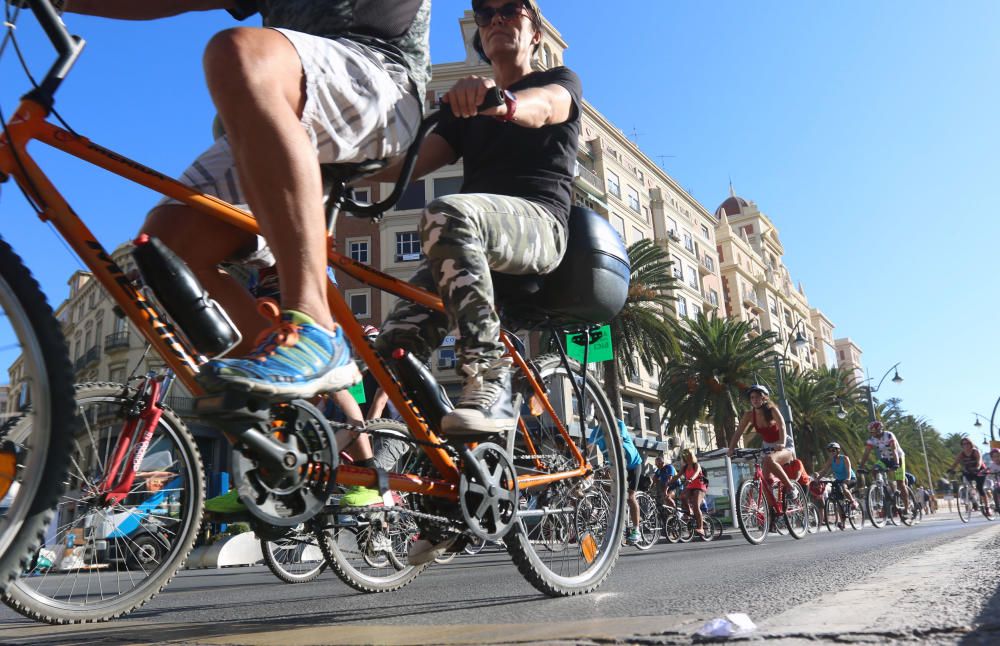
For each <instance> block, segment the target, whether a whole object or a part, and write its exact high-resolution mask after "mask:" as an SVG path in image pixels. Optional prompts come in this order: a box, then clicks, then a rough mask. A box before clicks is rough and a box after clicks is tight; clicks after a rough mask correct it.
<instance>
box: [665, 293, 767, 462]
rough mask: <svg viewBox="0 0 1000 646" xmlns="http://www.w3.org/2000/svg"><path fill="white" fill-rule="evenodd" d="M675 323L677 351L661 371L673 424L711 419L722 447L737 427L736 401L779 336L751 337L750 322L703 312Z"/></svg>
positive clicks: (672, 426) (762, 366) (764, 364)
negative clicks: (709, 315)
mask: <svg viewBox="0 0 1000 646" xmlns="http://www.w3.org/2000/svg"><path fill="white" fill-rule="evenodd" d="M673 326H674V334H675V336H676V337H677V342H678V353H677V355H676V356H675V357H673V358H672V360H671V362H670V363H669V364H668V365H667V367H666V369H665V370H664V371H663V373H662V374H661V377H660V387H659V396H660V400H661V401H662V402H663V405H664V406H665V407H666V409H667V412H668V414H669V416H670V429H671V430H674V431H677V430H680V429H681V428H683V427H685V426H687V427H691V426H693V425H694V424H695V423H696V422H698V421H701V420H703V419H706V418H708V419H710V420H711V421H712V424H713V425H714V426H715V443H716V446H717V447H719V448H722V447H724V446H726V445H727V443H728V442H729V438H730V437H731V436H732V434H733V433H734V432H735V430H736V419H737V402H738V401H739V399H740V396H741V395H742V393H743V390H744V389H745V388H746V387H747V386H748V385H749V384H751V383H753V382H754V381H755V373H757V372H759V371H764V370H766V369H767V366H768V361H769V360H770V359H771V358H772V357H773V356H774V350H773V349H772V348H773V346H774V343H775V340H776V339H777V336H776V335H775V334H774V333H773V332H764V333H763V334H761V335H759V336H751V332H752V328H751V327H750V323H749V322H746V321H737V320H734V319H729V318H717V317H716V316H714V315H713V316H712V317H711V318H708V317H706V316H705V315H704V314H702V313H699V314H698V317H697V318H694V319H687V320H685V321H677V322H675V323H674V324H673Z"/></svg>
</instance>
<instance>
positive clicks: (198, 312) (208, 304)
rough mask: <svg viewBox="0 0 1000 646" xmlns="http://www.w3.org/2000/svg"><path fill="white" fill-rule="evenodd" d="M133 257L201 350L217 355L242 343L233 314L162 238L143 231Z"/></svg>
mask: <svg viewBox="0 0 1000 646" xmlns="http://www.w3.org/2000/svg"><path fill="white" fill-rule="evenodd" d="M134 244H135V248H134V249H133V250H132V257H133V258H135V264H136V266H137V267H138V268H139V273H140V274H142V281H143V283H145V284H146V286H147V287H149V288H150V289H151V290H153V294H155V295H156V299H157V300H158V301H160V304H161V305H163V309H165V310H166V311H167V314H168V315H169V316H170V318H171V319H173V321H174V323H176V324H177V326H178V327H179V328H180V331H181V332H183V334H184V336H186V337H187V338H188V339H189V340H190V341H191V344H192V345H193V346H194V347H195V348H196V349H197V350H198V352H200V353H202V354H204V355H207V356H210V357H214V356H219V355H222V354H225V353H226V352H228V351H229V350H231V349H232V348H233V346H235V345H236V344H237V343H239V342H240V333H239V331H238V330H237V329H236V326H235V325H233V322H232V320H230V318H229V315H228V314H226V311H225V310H223V309H222V306H220V305H219V304H218V303H216V302H215V301H214V300H213V299H212V298H211V297H210V296H209V295H208V292H206V291H205V288H204V287H202V286H201V283H200V282H198V279H197V278H195V276H194V273H192V271H191V270H190V269H189V268H188V266H187V265H186V264H184V261H183V260H181V259H180V258H178V257H177V255H176V254H175V253H174V252H173V251H171V250H170V249H168V248H167V246H166V245H165V244H163V242H161V241H160V240H159V239H158V238H155V237H151V236H148V235H146V234H143V235H141V236H139V237H138V238H137V239H136V240H135V242H134Z"/></svg>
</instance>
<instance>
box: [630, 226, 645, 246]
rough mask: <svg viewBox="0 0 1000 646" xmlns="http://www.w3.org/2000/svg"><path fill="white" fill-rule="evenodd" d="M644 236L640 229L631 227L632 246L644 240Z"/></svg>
mask: <svg viewBox="0 0 1000 646" xmlns="http://www.w3.org/2000/svg"><path fill="white" fill-rule="evenodd" d="M645 238H646V236H645V235H644V234H643V232H642V229H640V228H639V227H632V244H635V243H636V242H639V241H640V240H643V239H645Z"/></svg>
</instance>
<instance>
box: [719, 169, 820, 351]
mask: <svg viewBox="0 0 1000 646" xmlns="http://www.w3.org/2000/svg"><path fill="white" fill-rule="evenodd" d="M715 215H716V217H717V218H718V226H717V228H716V235H717V240H718V256H719V265H720V268H721V272H722V286H723V293H724V297H723V298H724V301H725V307H726V315H727V316H730V317H732V318H735V319H738V320H740V321H748V322H749V323H750V325H751V326H752V327H753V329H754V330H755V331H756V332H757V333H759V332H761V331H764V330H770V331H772V332H775V333H776V334H777V335H778V339H777V341H776V342H775V348H774V349H775V350H776V351H778V352H779V353H781V354H783V355H784V356H785V358H786V361H787V364H786V365H788V364H790V365H791V366H794V367H795V368H798V369H800V370H810V369H813V368H818V367H819V366H824V365H827V360H828V359H827V357H828V353H827V350H826V347H827V346H828V345H829V344H830V343H831V340H832V339H831V337H832V333H833V327H834V326H833V324H832V323H831V322H830V320H829V319H828V318H827V317H826V316H824V315H823V314H822V313H821V312H819V310H814V309H812V308H810V306H809V300H808V299H807V298H806V294H805V291H804V290H803V289H802V285H801V284H799V285H797V286H796V285H795V284H794V283H793V281H792V277H791V274H790V273H789V271H788V268H787V267H786V266H785V264H784V262H783V261H782V256H783V255H784V247H783V246H782V244H781V239H780V238H779V237H778V229H777V228H776V227H775V226H774V223H773V222H771V219H770V218H768V217H767V216H766V215H765V214H764V213H762V212H761V211H760V209H758V208H757V205H756V204H755V203H753V202H751V201H748V200H745V199H743V198H742V197H738V196H736V194H735V193H733V192H732V189H731V188H730V195H729V197H728V198H726V200H725V201H724V202H723V203H722V204H721V205H719V208H718V209H716V211H715ZM817 331H819V334H817ZM802 341H804V343H802Z"/></svg>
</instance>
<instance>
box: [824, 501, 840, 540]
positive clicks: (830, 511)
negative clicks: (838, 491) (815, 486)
mask: <svg viewBox="0 0 1000 646" xmlns="http://www.w3.org/2000/svg"><path fill="white" fill-rule="evenodd" d="M823 507H824V509H823V520H824V522H825V524H826V529H827V530H828V531H831V532H832V531H833V530H834V528H835V527H836V526H837V501H836V500H834V499H833V498H832V497H831V498H827V499H826V504H825V505H824V506H823Z"/></svg>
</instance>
